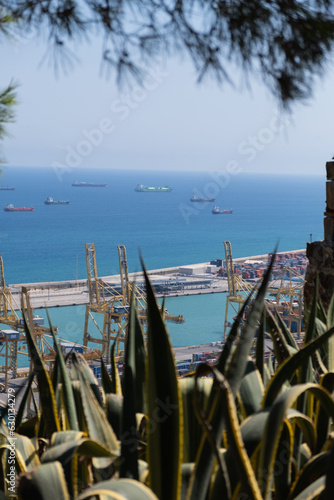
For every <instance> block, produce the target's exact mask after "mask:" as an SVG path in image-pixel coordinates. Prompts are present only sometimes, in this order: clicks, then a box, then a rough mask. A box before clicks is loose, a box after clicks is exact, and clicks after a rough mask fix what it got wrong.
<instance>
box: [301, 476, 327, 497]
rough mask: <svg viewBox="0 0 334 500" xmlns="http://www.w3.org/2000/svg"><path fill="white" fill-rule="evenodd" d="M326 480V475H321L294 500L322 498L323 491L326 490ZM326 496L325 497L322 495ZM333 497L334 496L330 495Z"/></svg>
mask: <svg viewBox="0 0 334 500" xmlns="http://www.w3.org/2000/svg"><path fill="white" fill-rule="evenodd" d="M325 481H326V477H325V476H322V477H319V479H317V480H316V481H314V482H313V483H312V484H310V486H308V487H307V488H305V490H303V491H302V492H301V493H299V495H297V496H296V497H295V498H294V500H317V499H320V495H321V493H323V492H324V491H325ZM322 498H325V497H322ZM328 498H332V497H328Z"/></svg>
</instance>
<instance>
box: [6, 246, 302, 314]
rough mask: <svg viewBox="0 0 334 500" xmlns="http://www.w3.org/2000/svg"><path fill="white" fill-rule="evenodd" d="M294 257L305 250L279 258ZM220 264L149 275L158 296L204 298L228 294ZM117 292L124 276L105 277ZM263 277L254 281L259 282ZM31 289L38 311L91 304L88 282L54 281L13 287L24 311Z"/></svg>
mask: <svg viewBox="0 0 334 500" xmlns="http://www.w3.org/2000/svg"><path fill="white" fill-rule="evenodd" d="M284 254H294V255H297V254H298V255H300V254H303V255H305V250H303V249H302V250H292V251H291V252H279V253H278V255H284ZM267 260H268V254H262V255H254V256H251V257H240V258H236V259H233V262H234V265H236V266H241V265H243V264H244V263H246V262H262V261H263V262H267ZM219 267H221V266H219V265H216V264H212V262H202V263H199V264H190V265H184V266H179V267H168V268H162V269H155V270H149V271H148V275H149V277H150V280H151V283H152V285H153V287H154V288H155V292H156V295H157V296H158V297H162V296H168V297H178V296H187V295H201V294H209V293H226V292H227V291H228V280H227V277H226V276H224V275H219V274H218V271H219ZM101 279H102V280H103V281H104V282H106V283H108V284H109V285H110V286H111V287H112V288H113V289H115V290H116V291H121V276H120V274H116V275H111V276H104V277H102V278H101ZM129 279H130V281H135V282H136V283H137V285H138V286H139V288H140V287H141V286H144V278H143V274H142V273H129ZM258 280H259V277H256V278H254V279H250V280H249V281H250V282H253V283H254V281H255V282H256V281H258ZM23 286H24V287H26V288H27V289H28V290H29V295H30V303H31V306H32V307H33V308H35V309H37V308H44V307H48V308H51V307H65V306H76V305H83V304H88V303H89V293H88V285H87V280H86V279H81V280H68V281H50V282H40V283H20V284H15V285H9V289H10V291H11V293H12V297H13V301H14V303H16V304H17V306H18V309H19V308H20V307H19V305H20V300H21V290H22V287H23Z"/></svg>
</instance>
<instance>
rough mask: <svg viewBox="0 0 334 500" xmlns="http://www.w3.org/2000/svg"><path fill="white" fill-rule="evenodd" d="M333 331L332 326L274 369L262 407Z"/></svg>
mask: <svg viewBox="0 0 334 500" xmlns="http://www.w3.org/2000/svg"><path fill="white" fill-rule="evenodd" d="M333 333H334V327H332V328H330V329H329V330H327V332H325V333H324V334H323V335H321V336H320V337H317V338H315V339H314V340H312V341H311V342H310V343H308V344H306V345H305V346H303V347H302V348H301V349H300V350H299V351H298V352H296V353H295V354H294V355H292V356H290V358H288V359H286V360H285V361H284V362H283V363H282V364H281V365H280V366H279V367H278V369H277V370H276V372H275V376H274V377H273V378H272V379H271V380H270V382H269V384H268V386H267V387H266V392H265V395H264V398H263V402H262V407H263V408H265V407H269V406H271V404H272V403H273V401H274V400H275V398H276V396H277V394H278V393H279V392H280V390H281V388H282V387H283V385H284V384H285V382H286V381H287V380H290V379H291V377H292V376H293V374H294V373H295V371H296V370H298V368H299V367H300V366H301V365H302V364H303V363H305V362H307V360H308V359H309V357H310V356H311V355H312V354H313V353H314V352H315V351H316V350H317V349H318V348H319V347H320V346H321V345H323V343H324V342H326V341H327V339H329V338H330V337H331V336H332V335H333Z"/></svg>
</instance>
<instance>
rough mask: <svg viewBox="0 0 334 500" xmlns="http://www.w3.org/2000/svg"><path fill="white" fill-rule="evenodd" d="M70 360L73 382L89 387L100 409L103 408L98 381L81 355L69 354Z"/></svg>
mask: <svg viewBox="0 0 334 500" xmlns="http://www.w3.org/2000/svg"><path fill="white" fill-rule="evenodd" d="M71 359H72V365H71V372H72V378H73V379H74V380H79V381H80V382H81V384H82V383H84V384H85V385H87V386H89V387H90V388H91V390H92V392H93V394H94V396H95V398H96V400H97V402H98V403H99V405H100V407H101V408H103V407H104V405H103V400H102V396H101V393H100V387H99V384H98V381H97V380H96V377H95V376H94V374H93V372H92V370H91V369H90V367H89V366H88V363H87V361H86V360H85V358H84V357H83V356H82V355H81V354H78V353H76V352H73V353H72V354H71Z"/></svg>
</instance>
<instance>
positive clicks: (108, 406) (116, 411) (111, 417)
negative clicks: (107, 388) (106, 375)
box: [105, 393, 123, 439]
mask: <svg viewBox="0 0 334 500" xmlns="http://www.w3.org/2000/svg"><path fill="white" fill-rule="evenodd" d="M122 410H123V396H117V394H114V393H111V394H106V395H105V411H106V415H107V419H108V422H109V424H110V425H111V427H112V429H113V431H114V433H115V434H116V436H117V439H120V437H121V421H122Z"/></svg>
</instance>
